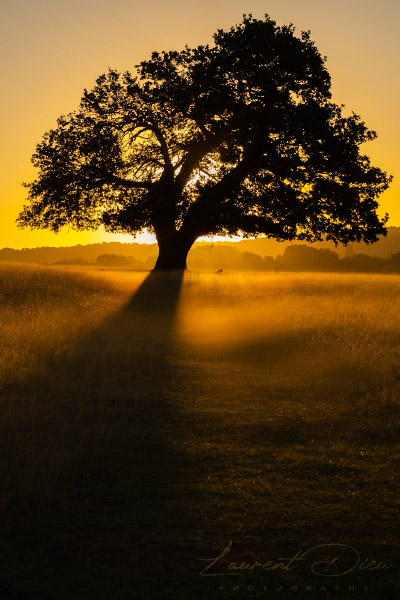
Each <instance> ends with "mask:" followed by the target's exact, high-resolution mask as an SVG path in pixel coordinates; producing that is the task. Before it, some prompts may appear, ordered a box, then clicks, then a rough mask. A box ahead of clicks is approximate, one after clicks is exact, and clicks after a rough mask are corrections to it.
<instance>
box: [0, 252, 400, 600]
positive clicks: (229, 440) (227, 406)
mask: <svg viewBox="0 0 400 600" xmlns="http://www.w3.org/2000/svg"><path fill="white" fill-rule="evenodd" d="M399 310H400V279H399V278H398V276H396V275H370V274H369V275H366V274H354V273H352V274H328V273H289V272H287V273H286V272H278V273H276V272H274V271H271V272H262V273H261V272H248V273H245V272H241V273H229V274H227V273H223V274H222V275H219V274H214V273H209V274H206V273H195V272H193V273H190V272H188V273H185V274H184V275H183V276H182V278H180V277H177V276H172V275H166V274H161V275H155V274H154V273H153V274H151V275H148V273H146V272H134V271H129V270H114V271H113V270H104V271H99V270H94V269H84V268H78V267H66V266H58V267H57V266H47V267H45V266H39V265H16V264H7V263H2V264H0V327H1V338H0V367H1V379H0V392H1V402H2V410H1V417H0V434H1V439H2V455H1V459H0V474H1V479H2V485H1V490H2V493H1V505H2V510H3V518H2V521H1V529H2V532H1V539H2V542H1V543H2V545H3V547H4V549H7V552H6V553H5V556H6V559H5V561H4V562H3V563H2V564H1V566H0V573H1V576H0V581H1V592H2V593H3V597H5V598H6V597H9V598H52V599H57V600H58V599H62V600H64V599H67V598H68V599H70V598H74V600H75V599H76V600H80V599H82V600H83V599H85V600H86V599H89V598H96V599H99V600H101V599H104V600H105V599H106V598H107V599H109V598H113V599H114V598H115V599H120V598H121V599H122V598H138V599H146V600H148V599H150V598H151V599H153V598H154V599H157V598H174V599H176V600H188V599H189V598H190V599H200V600H203V599H204V600H205V599H207V600H208V599H212V598H232V597H236V596H233V591H232V586H233V585H238V584H239V583H240V585H241V586H242V587H243V586H244V585H245V583H246V585H250V586H252V585H253V586H255V591H254V592H252V595H250V592H248V593H247V592H246V594H244V595H243V597H245V598H247V597H253V598H265V597H267V598H270V597H271V598H275V597H279V598H286V597H290V598H292V597H295V598H303V597H304V598H310V597H311V594H310V591H309V590H308V591H307V586H309V587H310V586H311V588H312V590H314V592H315V593H316V594H317V593H318V596H317V595H315V596H313V597H319V598H332V597H341V598H347V597H354V595H355V594H353V592H349V591H348V588H349V586H354V587H355V588H356V594H357V597H358V594H359V595H360V597H363V598H375V597H379V596H381V597H387V598H390V597H396V594H397V593H398V579H397V576H396V570H397V567H396V565H398V561H399V558H400V554H399V548H398V536H399V531H398V511H399V497H400V496H399V490H398V476H397V469H398V466H399V462H400V447H399V439H400V438H399V433H400V405H399V392H400V353H399V342H400V324H399V319H398V315H399ZM230 542H232V545H231V549H230V550H229V554H228V553H227V554H226V555H225V556H224V557H222V558H221V559H220V560H219V561H218V566H215V567H214V566H212V565H211V559H212V558H216V557H218V556H219V555H220V554H221V553H222V552H223V550H224V549H226V548H227V547H228V545H229V543H230ZM325 544H339V545H343V546H346V547H351V548H352V549H354V551H356V552H358V553H359V555H360V563H361V561H364V562H363V563H362V564H364V565H366V564H369V565H370V566H369V567H368V568H367V567H365V568H364V569H362V568H359V564H357V565H356V566H354V565H355V562H354V554H351V552H352V551H351V550H350V551H349V550H347V554H345V555H344V556H341V557H340V561H342V562H341V563H340V565H341V568H342V571H343V572H344V571H346V572H347V570H349V572H348V573H347V574H343V575H342V576H341V577H338V578H336V579H326V578H325V579H324V578H323V577H320V576H318V575H315V573H314V574H313V573H312V572H311V571H310V568H309V564H308V563H307V562H305V563H304V564H299V565H297V566H298V568H297V569H293V570H292V571H291V570H284V569H282V568H277V569H275V570H265V569H264V570H263V569H261V568H259V567H257V568H254V569H253V570H249V569H248V570H247V571H246V572H245V577H244V579H242V578H239V577H237V578H236V577H234V576H232V575H228V576H226V575H224V576H220V577H218V576H215V573H220V572H221V570H222V571H223V572H226V571H228V570H229V565H230V563H231V562H233V561H235V563H237V564H241V563H242V562H243V561H246V562H247V563H248V564H254V563H255V562H257V561H258V562H260V561H262V559H263V560H264V561H267V560H273V561H277V559H278V558H279V557H283V556H284V557H289V556H294V555H295V554H296V552H297V551H300V550H304V551H305V550H306V549H307V548H312V547H315V546H318V545H325ZM321 552H322V550H321ZM324 552H325V551H324ZM349 552H350V554H349ZM330 558H332V557H331V556H330V557H329V560H330ZM367 559H368V560H367ZM316 560H328V558H327V557H326V556H325V554H318V553H317V554H316ZM365 561H367V562H365ZM371 561H374V564H372V562H371ZM343 564H344V565H345V567H346V568H344V567H343V566H342V565H343ZM376 565H381V566H380V567H379V568H378V567H377V566H376ZM382 565H384V566H382ZM353 567H354V568H353ZM204 569H206V571H205V573H204V572H203V574H201V572H202V571H204ZM210 574H211V575H212V576H210ZM237 580H240V581H239V583H238V582H237ZM335 585H339V587H340V586H341V590H342V592H341V595H340V596H334V594H335V593H337V592H335V590H334V586H335ZM263 586H266V587H267V588H268V590H267V592H266V591H265V590H264V589H263ZM274 586H275V587H276V586H283V591H281V592H279V594H278V593H277V592H274ZM293 586H295V587H297V588H298V589H297V590H296V593H295V592H294V591H290V589H291V587H293ZM324 586H326V590H324V589H322V588H323V587H324ZM362 586H366V587H367V588H368V590H367V591H362ZM241 589H242V588H241ZM242 591H243V590H242ZM243 593H244V592H243ZM268 594H269V595H268ZM352 594H353V595H352Z"/></svg>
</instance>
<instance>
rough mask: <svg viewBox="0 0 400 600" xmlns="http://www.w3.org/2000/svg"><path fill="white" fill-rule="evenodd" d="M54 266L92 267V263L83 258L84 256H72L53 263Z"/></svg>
mask: <svg viewBox="0 0 400 600" xmlns="http://www.w3.org/2000/svg"><path fill="white" fill-rule="evenodd" d="M52 264H53V265H90V264H91V263H90V262H89V261H88V260H85V259H84V258H82V256H70V257H67V258H62V259H61V260H57V261H56V262H53V263H52Z"/></svg>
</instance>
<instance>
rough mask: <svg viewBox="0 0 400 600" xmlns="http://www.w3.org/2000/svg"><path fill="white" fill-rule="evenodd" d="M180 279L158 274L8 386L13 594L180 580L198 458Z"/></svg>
mask: <svg viewBox="0 0 400 600" xmlns="http://www.w3.org/2000/svg"><path fill="white" fill-rule="evenodd" d="M181 283H182V276H181V275H179V274H169V275H163V274H157V273H151V274H150V275H149V276H148V277H147V278H146V280H145V281H144V283H143V284H142V285H141V287H140V288H139V290H138V291H137V293H136V294H135V295H134V297H133V298H132V300H131V301H130V302H129V303H128V304H127V305H126V306H125V307H124V309H123V310H122V311H120V313H119V314H118V315H115V316H113V317H112V318H110V319H109V320H107V321H106V322H104V323H103V324H102V325H101V326H100V327H98V328H97V329H96V330H95V331H93V332H91V333H90V334H89V335H87V336H86V337H85V338H83V339H80V340H77V341H76V342H75V343H74V345H73V346H72V347H70V348H69V349H68V350H67V351H66V352H63V354H62V355H58V356H52V357H50V358H49V359H48V360H47V362H46V364H44V365H43V368H42V369H41V370H40V371H38V372H36V373H33V374H30V376H29V378H28V379H27V380H25V381H18V380H16V381H15V383H14V384H12V385H11V386H8V389H7V391H6V394H5V402H6V403H8V405H11V404H13V405H14V408H13V410H14V413H12V412H11V413H10V414H11V418H10V419H8V422H7V424H6V426H3V430H4V431H3V435H4V436H5V438H6V440H5V441H6V448H7V452H8V456H9V460H8V462H7V468H6V469H5V472H4V473H3V476H4V477H3V479H4V482H5V486H4V487H3V490H4V492H3V498H2V500H3V506H5V507H6V508H7V511H8V512H7V515H6V518H5V519H4V520H3V527H2V529H3V536H2V543H1V550H2V554H3V557H2V562H1V567H0V574H1V580H2V583H1V587H0V591H2V593H3V596H4V597H7V598H10V599H12V598H21V599H22V598H24V599H25V598H30V599H35V598H41V599H46V598H51V599H57V600H58V599H64V598H65V599H66V598H68V599H69V600H70V599H71V598H74V600H75V599H76V600H79V599H80V598H84V599H86V598H87V599H91V598H96V599H102V598H107V599H108V598H112V599H113V600H114V599H118V598H157V597H160V598H161V597H165V589H164V588H165V586H166V585H167V586H168V585H173V581H174V580H175V579H176V577H177V572H178V573H179V571H180V570H181V569H182V566H181V562H180V561H181V557H180V556H179V553H180V549H179V548H180V537H179V532H180V530H181V516H182V512H183V510H184V507H183V506H182V503H184V501H185V495H184V494H183V495H182V494H180V493H178V492H177V490H179V489H181V488H182V486H183V484H184V477H185V472H186V471H187V469H188V468H189V465H188V463H187V459H186V457H185V455H184V453H182V451H181V447H180V438H181V436H182V435H183V429H182V427H183V426H182V423H181V421H180V415H179V411H178V410H177V408H176V406H175V398H174V392H173V390H176V385H175V382H176V380H177V378H179V374H178V373H177V364H176V360H175V353H174V339H173V337H174V319H175V314H176V308H177V303H178V297H179V292H180V287H181ZM12 415H14V417H13V416H12ZM177 597H178V596H177Z"/></svg>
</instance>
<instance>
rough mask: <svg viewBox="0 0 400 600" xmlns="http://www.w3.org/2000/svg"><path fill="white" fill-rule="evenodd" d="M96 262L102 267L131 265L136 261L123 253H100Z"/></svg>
mask: <svg viewBox="0 0 400 600" xmlns="http://www.w3.org/2000/svg"><path fill="white" fill-rule="evenodd" d="M96 263H97V264H98V265H100V266H102V267H132V266H134V263H138V261H137V260H135V259H133V258H131V257H129V256H125V255H123V254H100V255H99V256H98V257H97V258H96Z"/></svg>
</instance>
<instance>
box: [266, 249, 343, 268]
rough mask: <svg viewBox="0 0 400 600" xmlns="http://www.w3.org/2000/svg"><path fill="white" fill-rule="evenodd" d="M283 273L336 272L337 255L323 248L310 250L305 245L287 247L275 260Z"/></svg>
mask: <svg viewBox="0 0 400 600" xmlns="http://www.w3.org/2000/svg"><path fill="white" fill-rule="evenodd" d="M275 264H276V267H277V268H278V269H282V270H283V271H338V270H339V269H340V267H339V255H338V254H337V252H333V251H332V250H327V249H325V248H311V247H310V246H306V245H305V244H294V245H293V246H287V247H286V248H285V251H284V253H283V254H282V255H279V256H277V257H276V259H275Z"/></svg>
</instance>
